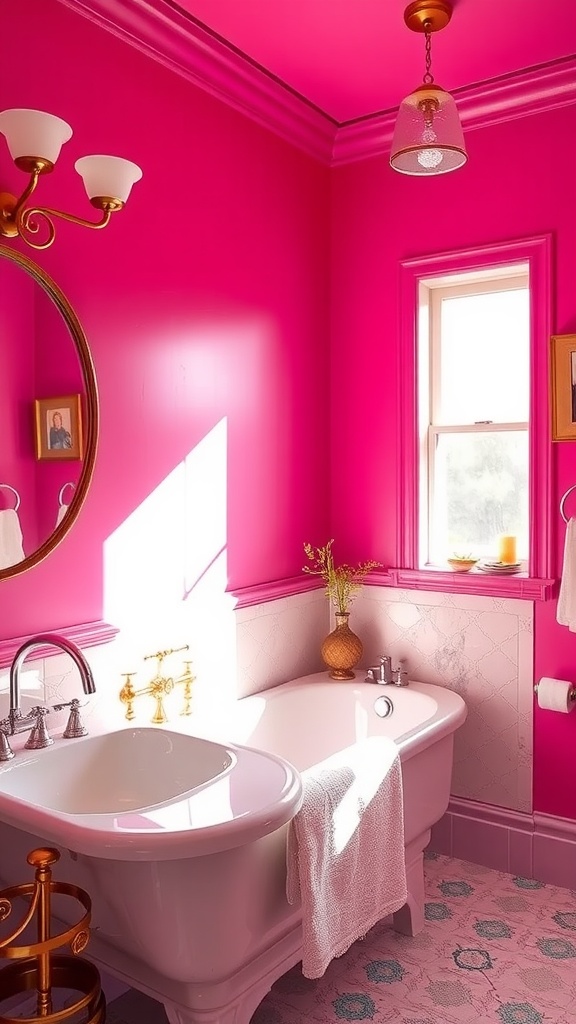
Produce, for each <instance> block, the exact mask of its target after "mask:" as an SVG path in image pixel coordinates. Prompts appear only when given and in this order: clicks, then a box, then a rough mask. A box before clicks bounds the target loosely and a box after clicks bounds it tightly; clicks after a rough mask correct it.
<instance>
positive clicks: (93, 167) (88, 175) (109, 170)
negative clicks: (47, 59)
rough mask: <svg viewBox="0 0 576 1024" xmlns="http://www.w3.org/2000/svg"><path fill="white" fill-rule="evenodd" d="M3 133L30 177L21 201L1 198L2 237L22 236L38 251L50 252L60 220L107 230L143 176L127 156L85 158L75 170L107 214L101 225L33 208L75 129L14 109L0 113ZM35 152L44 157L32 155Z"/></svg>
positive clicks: (38, 113) (39, 114) (33, 112)
mask: <svg viewBox="0 0 576 1024" xmlns="http://www.w3.org/2000/svg"><path fill="white" fill-rule="evenodd" d="M0 133H1V134H3V135H4V136H5V137H6V142H7V145H8V149H9V151H10V155H11V156H12V159H13V160H14V163H15V165H16V167H18V169H19V170H20V171H23V172H24V174H27V175H28V176H29V179H28V184H27V185H26V187H25V188H24V190H23V191H22V194H21V195H20V196H19V197H16V196H13V195H11V194H10V193H9V192H3V193H1V194H0V235H3V236H4V237H5V238H15V237H17V236H19V237H20V238H22V239H23V240H24V241H25V242H26V244H27V245H30V246H31V247H32V248H33V249H47V248H48V246H50V245H52V242H53V241H54V237H55V234H56V230H55V228H54V221H53V218H55V217H58V218H60V219H61V220H67V221H69V222H70V223H72V224H79V225H80V226H81V227H85V228H96V229H98V228H105V227H106V225H107V224H108V223H109V221H110V215H111V214H112V213H114V212H115V211H117V210H121V209H122V208H123V206H124V204H125V203H126V200H127V199H128V196H129V195H130V190H131V188H132V186H133V184H134V183H135V182H136V181H139V180H140V178H141V177H142V171H141V170H140V168H139V167H138V165H137V164H134V163H132V161H131V160H125V159H124V158H123V157H117V156H105V155H103V154H100V155H92V156H83V157H80V159H79V160H77V161H76V163H75V165H74V166H75V168H76V170H77V171H78V174H79V175H80V177H81V178H82V180H83V182H84V187H85V189H86V194H87V196H88V199H89V200H90V202H91V203H92V205H93V206H95V207H96V209H97V210H100V212H101V214H102V216H101V218H100V220H98V221H90V220H86V219H85V218H84V217H76V216H75V215H74V214H71V213H65V212H64V211H63V210H53V209H51V208H49V207H45V206H27V205H26V204H27V202H28V199H29V198H30V196H31V195H32V193H33V192H34V191H35V190H36V186H37V185H38V181H39V178H40V176H41V175H43V174H50V173H51V172H52V171H53V170H54V165H55V163H56V160H57V159H58V156H59V154H60V149H61V147H62V145H63V144H64V143H65V142H67V141H68V139H70V138H71V136H72V129H71V127H70V125H69V124H67V123H66V122H65V121H63V120H62V119H61V118H59V117H55V116H54V115H53V114H47V113H46V112H45V111H41V110H25V109H14V110H4V111H1V112H0ZM30 153H38V154H43V155H40V156H29V155H27V154H30ZM40 235H43V237H42V238H40V237H39V236H40Z"/></svg>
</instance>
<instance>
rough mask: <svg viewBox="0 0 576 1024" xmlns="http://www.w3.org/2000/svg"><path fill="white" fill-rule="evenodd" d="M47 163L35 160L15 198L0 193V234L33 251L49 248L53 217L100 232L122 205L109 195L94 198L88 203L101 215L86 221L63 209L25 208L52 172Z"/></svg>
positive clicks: (51, 237) (52, 233) (5, 193)
mask: <svg viewBox="0 0 576 1024" xmlns="http://www.w3.org/2000/svg"><path fill="white" fill-rule="evenodd" d="M45 164H46V161H35V162H34V163H33V164H32V169H31V172H30V180H29V182H28V184H27V186H26V188H25V189H24V191H23V192H22V195H21V196H20V197H19V198H18V199H17V198H16V197H15V196H13V195H11V194H10V193H8V192H2V193H0V234H1V235H4V236H5V237H7V238H14V237H16V236H17V235H20V237H21V238H22V239H24V241H25V242H26V243H27V244H28V245H29V246H30V247H31V248H32V249H48V248H49V246H51V245H52V242H53V241H54V238H55V236H56V228H55V226H54V222H53V218H54V217H58V218H60V220H66V221H69V222H70V223H71V224H79V225H80V226H81V227H85V228H93V229H96V230H99V229H100V228H105V227H106V225H107V224H109V222H110V217H111V216H112V214H113V213H114V212H115V211H117V210H121V209H122V208H123V206H124V203H123V202H122V201H121V200H120V199H114V198H113V197H112V196H95V197H94V198H93V199H91V200H90V202H91V203H92V205H93V206H94V207H95V208H96V209H97V210H100V211H101V213H102V216H101V218H100V220H99V221H90V220H86V219H85V218H84V217H77V216H75V214H72V213H66V212H65V211H64V210H54V209H51V208H50V207H44V206H26V202H27V200H28V199H29V198H30V196H31V195H32V193H33V192H34V191H35V189H36V186H37V184H38V179H39V177H40V175H41V174H42V173H43V172H47V171H50V170H52V167H51V166H50V167H46V166H45ZM43 227H44V228H46V234H45V236H44V238H43V239H41V240H38V238H37V236H38V235H39V234H40V232H41V231H42V228H43Z"/></svg>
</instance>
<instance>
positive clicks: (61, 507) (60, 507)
mask: <svg viewBox="0 0 576 1024" xmlns="http://www.w3.org/2000/svg"><path fill="white" fill-rule="evenodd" d="M68 508H69V506H68V505H58V515H57V516H56V526H60V523H61V522H62V520H63V519H64V516H65V515H66V513H67V511H68Z"/></svg>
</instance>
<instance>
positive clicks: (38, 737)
mask: <svg viewBox="0 0 576 1024" xmlns="http://www.w3.org/2000/svg"><path fill="white" fill-rule="evenodd" d="M30 714H31V715H32V716H34V717H35V718H36V723H35V724H34V725H33V726H32V729H31V730H30V735H29V737H28V739H27V740H26V743H25V744H24V746H25V748H26V750H43V749H44V747H50V746H51V745H52V743H54V740H53V739H52V737H51V736H50V735H49V734H48V729H47V728H46V715H48V714H49V711H48V708H44V707H36V708H31V709H30Z"/></svg>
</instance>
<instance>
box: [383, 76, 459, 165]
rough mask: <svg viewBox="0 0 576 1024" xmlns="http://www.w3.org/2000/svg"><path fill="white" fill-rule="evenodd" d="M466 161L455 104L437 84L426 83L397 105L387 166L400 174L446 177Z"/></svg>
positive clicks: (448, 94)
mask: <svg viewBox="0 0 576 1024" xmlns="http://www.w3.org/2000/svg"><path fill="white" fill-rule="evenodd" d="M467 159H468V157H467V154H466V147H465V145H464V133H463V132H462V126H461V124H460V118H459V117H458V111H457V109H456V104H455V102H454V100H453V98H452V96H451V95H450V93H448V92H445V91H444V89H442V88H441V87H440V86H439V85H435V84H434V83H433V82H430V83H428V82H426V83H424V85H421V86H419V87H418V89H415V90H414V92H411V93H410V95H409V96H407V97H406V99H405V100H403V101H402V103H401V104H400V109H399V111H398V117H397V119H396V126H395V128H394V138H393V139H392V150H391V153H390V163H391V165H392V167H393V168H394V170H395V171H400V172H401V173H402V174H414V175H426V174H446V173H447V172H448V171H455V170H456V169H457V168H458V167H462V165H463V164H465V163H466V160H467Z"/></svg>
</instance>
